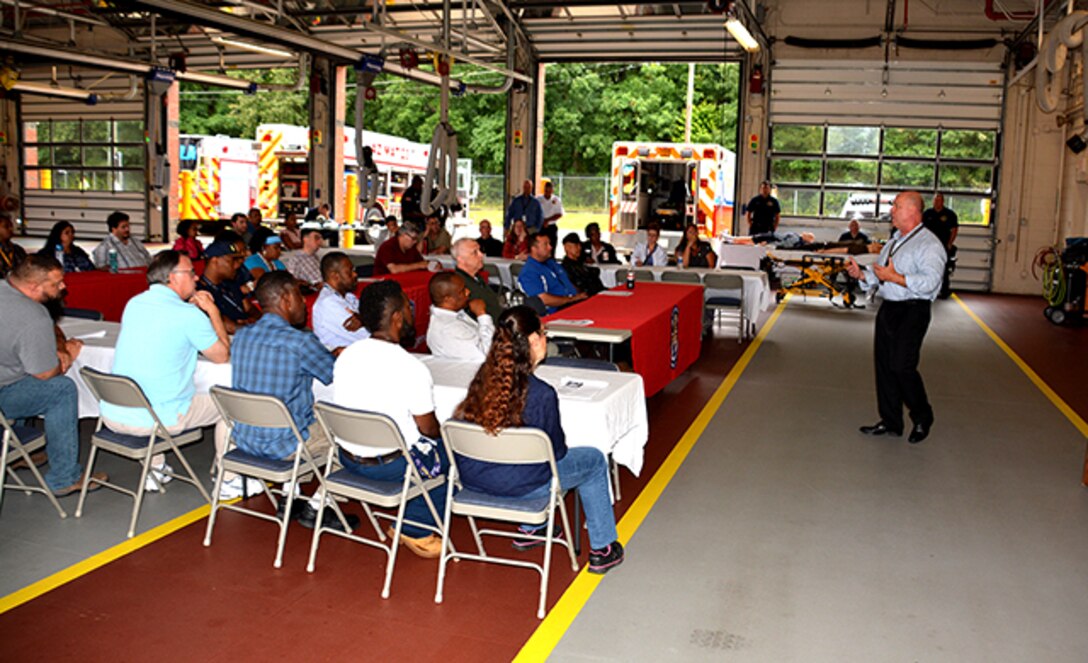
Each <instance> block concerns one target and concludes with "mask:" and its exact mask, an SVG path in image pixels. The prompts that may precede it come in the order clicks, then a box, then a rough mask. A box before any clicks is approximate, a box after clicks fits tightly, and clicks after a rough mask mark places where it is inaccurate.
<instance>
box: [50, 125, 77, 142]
mask: <svg viewBox="0 0 1088 663" xmlns="http://www.w3.org/2000/svg"><path fill="white" fill-rule="evenodd" d="M52 138H53V142H54V143H78V142H79V122H54V123H53V137H52Z"/></svg>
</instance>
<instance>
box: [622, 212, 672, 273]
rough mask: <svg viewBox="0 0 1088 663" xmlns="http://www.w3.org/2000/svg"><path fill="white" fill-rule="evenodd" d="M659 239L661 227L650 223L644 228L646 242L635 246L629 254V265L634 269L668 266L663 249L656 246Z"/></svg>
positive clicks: (667, 258)
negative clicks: (634, 267)
mask: <svg viewBox="0 0 1088 663" xmlns="http://www.w3.org/2000/svg"><path fill="white" fill-rule="evenodd" d="M659 239H661V226H659V225H658V224H657V223H651V224H650V225H648V226H646V241H645V242H639V243H637V244H635V250H634V251H632V252H631V264H632V265H634V266H636V267H664V266H665V265H668V264H669V256H668V254H666V253H665V248H664V247H663V246H660V245H658V243H657V241H658V240H659Z"/></svg>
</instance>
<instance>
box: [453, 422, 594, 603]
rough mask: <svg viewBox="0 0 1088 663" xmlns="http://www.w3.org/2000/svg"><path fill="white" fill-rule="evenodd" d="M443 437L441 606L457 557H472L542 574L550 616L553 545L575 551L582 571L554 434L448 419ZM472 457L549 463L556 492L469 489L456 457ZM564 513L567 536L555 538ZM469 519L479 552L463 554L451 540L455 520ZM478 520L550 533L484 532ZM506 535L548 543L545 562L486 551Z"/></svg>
mask: <svg viewBox="0 0 1088 663" xmlns="http://www.w3.org/2000/svg"><path fill="white" fill-rule="evenodd" d="M442 439H443V441H444V442H445V444H446V451H447V453H448V454H449V459H450V471H449V476H448V478H447V480H448V481H449V485H448V488H447V490H448V491H449V492H448V493H447V496H446V514H445V518H444V519H443V522H442V529H443V535H442V557H441V562H440V563H439V566H438V589H437V590H436V591H435V595H434V601H435V603H441V602H442V589H443V584H444V582H445V579H446V565H447V564H448V563H449V561H450V560H451V559H470V560H475V561H479V562H491V563H493V564H505V565H507V566H520V567H523V568H529V569H533V570H535V571H536V572H537V573H539V574H540V602H539V604H538V606H537V612H536V616H537V618H539V619H543V618H544V614H545V606H546V605H547V596H548V574H549V572H550V570H551V560H552V544H553V543H558V544H560V545H562V546H565V547H566V549H567V552H568V553H570V566H571V569H573V570H574V571H577V570H578V558H577V557H576V556H575V553H574V546H573V545H571V541H572V539H571V530H570V520H569V519H568V518H567V508H566V505H565V504H564V502H563V496H562V493H561V492H560V489H559V475H558V472H557V471H556V468H555V455H554V454H553V452H552V443H551V440H550V439H548V435H547V434H546V433H544V432H543V431H541V430H539V429H536V428H507V429H505V430H503V431H500V432H499V434H498V435H489V434H488V433H487V432H486V431H485V430H484V429H483V428H482V427H480V426H477V425H476V424H469V423H465V422H462V421H447V422H446V423H444V424H442ZM456 454H460V455H462V456H465V457H468V458H472V459H475V460H478V461H484V462H488V463H497V464H504V465H526V464H536V463H547V464H548V466H549V468H551V474H552V479H551V490H550V494H549V495H548V496H547V497H542V498H537V499H526V498H524V497H496V496H494V495H488V494H486V493H482V492H479V491H476V490H471V489H468V488H465V487H464V486H463V485H462V484H461V480H460V477H459V476H458V474H457V460H456V457H455V455H456ZM556 507H558V509H559V515H560V518H561V519H562V521H563V538H562V539H556V538H554V536H553V535H554V530H555V511H556ZM455 515H456V516H465V517H466V518H468V522H469V526H470V527H471V528H472V536H473V538H474V539H475V540H476V549H477V551H478V552H477V553H475V554H473V553H467V552H466V553H459V552H457V551H456V550H454V549H453V547H452V545H451V544H450V541H449V531H450V520H451V518H452V517H453V516H455ZM476 518H486V519H488V520H501V521H506V522H511V523H525V524H530V525H536V524H545V532H546V533H545V534H543V535H537V536H530V535H526V534H524V533H520V532H514V531H510V530H495V529H479V528H478V527H477V526H476ZM485 535H488V536H501V537H508V538H519V539H520V538H537V539H539V540H540V541H543V542H544V545H545V547H544V563H543V564H536V563H533V562H528V561H525V560H523V559H511V558H508V557H497V556H494V555H488V554H487V551H485V550H484V543H483V539H482V538H481V537H483V536H485Z"/></svg>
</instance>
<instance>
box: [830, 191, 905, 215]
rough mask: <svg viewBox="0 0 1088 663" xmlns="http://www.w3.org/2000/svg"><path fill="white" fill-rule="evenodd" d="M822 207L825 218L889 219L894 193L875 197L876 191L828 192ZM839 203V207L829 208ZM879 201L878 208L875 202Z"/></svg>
mask: <svg viewBox="0 0 1088 663" xmlns="http://www.w3.org/2000/svg"><path fill="white" fill-rule="evenodd" d="M825 200H826V201H829V202H827V203H825V205H824V214H825V216H838V217H841V218H844V219H853V218H859V219H885V220H886V219H889V218H891V209H892V201H893V200H895V194H894V193H882V194H880V195H879V196H877V193H876V191H850V192H845V191H844V192H841V193H840V192H835V193H832V192H828V193H827V194H826V196H825ZM839 201H842V202H841V206H840V207H831V203H839ZM878 201H879V206H878V205H877V202H878Z"/></svg>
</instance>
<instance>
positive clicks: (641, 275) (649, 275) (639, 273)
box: [623, 269, 657, 283]
mask: <svg viewBox="0 0 1088 663" xmlns="http://www.w3.org/2000/svg"><path fill="white" fill-rule="evenodd" d="M633 271H634V272H635V281H644V282H646V283H653V282H654V281H656V280H657V279H656V278H654V273H653V272H652V271H651V270H649V269H636V270H633ZM623 278H625V279H626V278H627V275H626V274H624V275H623Z"/></svg>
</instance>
